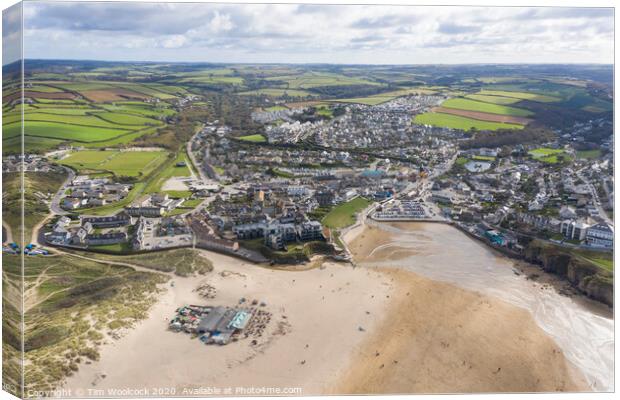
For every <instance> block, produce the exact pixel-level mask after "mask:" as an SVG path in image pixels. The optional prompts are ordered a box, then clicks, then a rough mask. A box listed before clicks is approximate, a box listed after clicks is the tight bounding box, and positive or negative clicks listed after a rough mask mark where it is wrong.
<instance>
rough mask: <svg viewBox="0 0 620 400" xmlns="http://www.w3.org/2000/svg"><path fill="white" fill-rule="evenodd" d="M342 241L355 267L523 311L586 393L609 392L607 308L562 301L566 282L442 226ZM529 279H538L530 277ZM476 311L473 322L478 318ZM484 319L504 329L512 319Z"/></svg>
mask: <svg viewBox="0 0 620 400" xmlns="http://www.w3.org/2000/svg"><path fill="white" fill-rule="evenodd" d="M345 240H347V241H348V243H349V248H350V249H351V251H352V252H353V253H354V255H355V260H356V262H357V264H358V265H360V266H363V267H376V268H379V269H385V268H398V269H401V270H404V271H410V272H414V273H415V274H417V275H421V276H424V277H425V278H429V279H432V280H433V281H437V282H444V283H448V284H452V285H454V286H458V287H459V288H461V289H465V290H467V291H468V292H471V291H474V292H478V293H480V294H482V295H484V296H486V297H487V298H489V299H492V300H493V301H494V303H493V304H495V301H500V302H502V303H503V304H505V305H506V303H508V305H510V307H512V308H513V310H514V311H513V313H515V315H517V313H522V312H523V311H525V312H526V314H528V315H529V319H530V320H532V321H533V322H534V323H535V328H536V329H537V331H538V332H540V333H542V334H543V335H544V336H545V337H546V338H549V337H550V338H551V339H552V340H553V342H554V343H555V345H556V348H558V347H559V349H560V350H561V351H562V353H563V354H564V356H565V357H566V359H567V360H568V362H569V363H570V364H571V365H573V366H575V367H576V368H577V369H578V370H579V372H580V374H582V375H583V376H584V377H585V379H586V382H587V386H585V387H584V389H587V390H594V391H610V390H613V340H614V339H613V319H612V315H611V312H610V310H609V309H608V308H607V307H605V306H604V305H602V304H600V303H597V302H594V301H591V300H589V299H587V298H585V297H583V296H565V295H561V294H560V293H559V291H558V290H557V288H560V287H562V285H564V284H563V283H562V282H560V281H559V279H557V278H556V277H554V276H553V275H549V274H545V273H544V272H542V271H541V270H540V269H538V268H536V267H534V266H529V265H528V264H526V263H522V262H515V261H514V260H511V259H508V258H506V257H504V256H502V255H500V254H499V253H497V252H495V251H493V250H491V249H489V248H488V247H486V246H485V245H484V244H482V243H480V242H478V241H475V240H473V239H471V238H469V237H468V236H466V235H465V234H463V233H462V232H460V231H458V230H457V229H456V228H454V227H451V226H448V225H445V224H432V223H406V222H405V223H402V222H401V223H381V224H378V223H376V222H373V221H370V226H365V227H363V228H361V229H357V230H356V231H353V232H350V234H349V235H348V236H347V237H345ZM534 275H538V277H537V278H536V279H531V278H529V277H531V276H534ZM457 304H458V303H457ZM515 306H516V307H515ZM479 312H480V310H478V311H477V313H479ZM477 313H474V314H472V315H471V317H472V318H475V319H477V318H479V317H480V315H479V314H477ZM487 317H488V318H494V319H495V320H496V322H497V324H502V325H505V324H512V321H514V319H511V318H503V317H498V316H487ZM519 318H521V317H519ZM523 318H525V317H523ZM526 319H527V318H526ZM526 319H524V320H523V321H522V323H523V324H525V323H526ZM506 334H507V335H508V336H509V337H510V338H512V339H513V341H516V340H517V339H518V338H519V336H520V335H514V334H511V332H510V331H507V332H506ZM501 339H502V338H495V339H493V340H494V341H493V342H492V343H503V342H502V341H501ZM472 340H474V338H472ZM496 340H500V341H499V342H497V341H496ZM511 343H514V342H508V343H504V344H502V347H504V348H505V347H506V346H508V347H509V345H510V344H511ZM540 351H542V350H540V349H539V350H537V352H540ZM542 361H544V359H543V360H542ZM537 365H538V363H535V364H534V365H532V366H530V368H536V367H537ZM543 365H544V363H543ZM532 370H534V369H532ZM569 370H570V368H569ZM578 380H579V379H577V381H578ZM577 381H576V382H575V383H577V384H579V382H577ZM567 382H568V381H567ZM569 386H570V385H567V387H569ZM536 390H538V389H536Z"/></svg>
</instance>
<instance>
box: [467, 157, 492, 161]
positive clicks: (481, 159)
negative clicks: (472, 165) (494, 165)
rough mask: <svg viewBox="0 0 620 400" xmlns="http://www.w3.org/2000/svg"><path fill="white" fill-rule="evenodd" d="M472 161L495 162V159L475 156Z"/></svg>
mask: <svg viewBox="0 0 620 400" xmlns="http://www.w3.org/2000/svg"><path fill="white" fill-rule="evenodd" d="M471 159H472V160H478V161H495V157H490V156H473V157H472V158H471Z"/></svg>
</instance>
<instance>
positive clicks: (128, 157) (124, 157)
mask: <svg viewBox="0 0 620 400" xmlns="http://www.w3.org/2000/svg"><path fill="white" fill-rule="evenodd" d="M166 157H167V153H166V152H165V151H122V152H121V151H97V150H84V151H78V152H74V153H72V154H71V155H69V156H68V157H66V158H64V159H62V160H60V161H58V163H60V164H63V165H66V166H69V167H72V168H74V169H76V170H78V171H82V172H89V171H100V172H110V173H112V174H114V175H116V176H133V177H137V176H145V175H148V174H149V173H150V172H151V171H153V169H155V168H156V167H157V166H158V165H160V164H161V163H162V162H163V161H164V160H165V159H166Z"/></svg>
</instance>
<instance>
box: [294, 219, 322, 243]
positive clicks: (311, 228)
mask: <svg viewBox="0 0 620 400" xmlns="http://www.w3.org/2000/svg"><path fill="white" fill-rule="evenodd" d="M297 235H298V236H299V240H301V241H306V240H320V239H323V227H322V226H321V223H320V222H319V221H308V222H304V223H302V224H300V225H297Z"/></svg>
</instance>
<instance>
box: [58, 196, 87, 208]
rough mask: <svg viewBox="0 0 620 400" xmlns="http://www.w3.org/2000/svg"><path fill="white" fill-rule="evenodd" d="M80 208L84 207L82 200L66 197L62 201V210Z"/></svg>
mask: <svg viewBox="0 0 620 400" xmlns="http://www.w3.org/2000/svg"><path fill="white" fill-rule="evenodd" d="M80 206H82V200H81V199H75V198H68V197H65V198H64V199H63V200H62V208H64V209H65V210H75V209H76V208H80Z"/></svg>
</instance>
